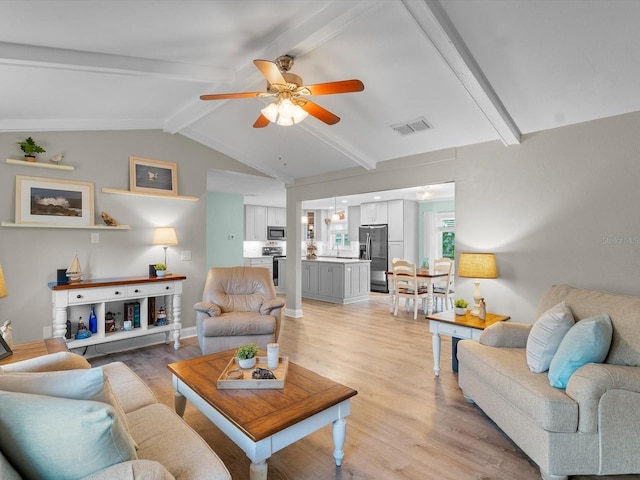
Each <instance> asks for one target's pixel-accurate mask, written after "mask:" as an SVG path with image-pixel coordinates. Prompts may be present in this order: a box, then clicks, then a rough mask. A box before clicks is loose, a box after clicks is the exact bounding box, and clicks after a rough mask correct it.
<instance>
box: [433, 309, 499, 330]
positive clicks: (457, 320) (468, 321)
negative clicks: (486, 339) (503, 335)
mask: <svg viewBox="0 0 640 480" xmlns="http://www.w3.org/2000/svg"><path fill="white" fill-rule="evenodd" d="M426 318H427V320H436V321H438V322H446V323H453V324H455V325H461V326H463V327H471V328H476V329H478V330H484V329H485V328H487V327H488V326H489V325H493V324H494V323H498V322H504V321H506V320H509V319H510V318H511V317H509V316H507V315H498V314H495V313H489V312H487V315H486V318H485V319H484V320H480V318H478V317H476V316H475V315H471V313H470V311H469V310H467V313H466V314H465V315H456V312H455V310H454V309H451V310H445V311H444V312H439V313H432V314H431V315H427V316H426Z"/></svg>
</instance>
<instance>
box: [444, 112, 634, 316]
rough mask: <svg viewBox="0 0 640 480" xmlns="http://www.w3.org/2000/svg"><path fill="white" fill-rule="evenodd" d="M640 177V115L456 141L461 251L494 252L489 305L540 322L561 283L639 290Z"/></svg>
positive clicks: (464, 288)
mask: <svg viewBox="0 0 640 480" xmlns="http://www.w3.org/2000/svg"><path fill="white" fill-rule="evenodd" d="M639 181H640V113H633V114H629V115H623V116H618V117H612V118H609V119H604V120H598V121H593V122H589V123H584V124H580V125H573V126H569V127H563V128H558V129H554V130H548V131H544V132H538V133H535V134H531V135H527V136H525V137H524V139H523V141H522V143H521V144H520V145H517V146H510V147H504V146H503V145H502V144H501V143H498V142H494V143H489V144H483V145H475V146H470V147H464V148H459V149H458V152H457V160H456V197H455V198H456V254H459V253H461V252H464V251H492V252H495V253H496V259H497V265H498V275H499V278H498V279H496V280H483V281H481V293H482V295H483V296H485V297H486V302H487V306H488V310H489V311H492V312H497V313H502V314H508V315H511V317H512V319H514V320H516V321H521V322H533V321H534V320H535V311H536V308H537V304H538V301H539V299H540V296H541V295H542V293H543V292H544V291H545V290H547V289H548V288H549V287H550V286H551V285H554V284H569V285H573V286H576V287H584V288H591V289H601V290H606V291H610V292H614V293H622V294H630V295H640V282H639V281H638V272H639V271H640V213H639V212H638V205H640V189H639ZM456 296H457V297H460V296H463V297H465V298H467V299H468V300H471V299H472V298H473V281H472V280H470V279H457V280H456Z"/></svg>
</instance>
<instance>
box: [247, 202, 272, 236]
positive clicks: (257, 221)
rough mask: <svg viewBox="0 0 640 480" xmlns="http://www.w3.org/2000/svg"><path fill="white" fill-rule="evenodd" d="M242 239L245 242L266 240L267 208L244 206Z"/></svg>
mask: <svg viewBox="0 0 640 480" xmlns="http://www.w3.org/2000/svg"><path fill="white" fill-rule="evenodd" d="M244 239H245V240H247V241H255V240H260V241H265V240H267V207H262V206H260V205H245V206H244Z"/></svg>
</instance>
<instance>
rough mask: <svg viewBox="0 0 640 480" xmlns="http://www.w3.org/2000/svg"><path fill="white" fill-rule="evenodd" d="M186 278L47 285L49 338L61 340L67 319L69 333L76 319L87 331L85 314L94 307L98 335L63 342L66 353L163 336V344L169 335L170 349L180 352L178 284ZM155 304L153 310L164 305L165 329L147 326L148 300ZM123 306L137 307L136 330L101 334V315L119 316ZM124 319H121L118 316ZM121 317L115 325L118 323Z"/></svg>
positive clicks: (127, 278)
mask: <svg viewBox="0 0 640 480" xmlns="http://www.w3.org/2000/svg"><path fill="white" fill-rule="evenodd" d="M186 279H187V277H185V276H182V275H176V274H173V275H170V276H167V277H162V278H160V277H125V278H107V279H96V280H83V281H81V282H74V283H70V284H68V285H58V284H57V283H55V282H53V283H50V284H49V288H50V289H51V299H52V302H53V336H54V337H63V338H64V336H65V334H66V331H67V318H69V319H70V320H71V322H72V326H73V328H72V330H73V332H75V330H76V329H77V323H78V318H79V317H82V321H83V322H84V324H85V325H86V327H87V328H89V312H90V309H91V305H94V307H95V312H96V316H97V317H98V332H97V333H93V334H92V335H91V337H89V338H85V339H80V340H77V339H74V338H71V339H67V346H68V347H69V349H72V348H82V347H87V346H89V345H97V344H101V343H108V342H115V341H118V340H126V339H130V338H135V337H140V336H144V335H153V334H157V333H164V334H165V336H166V340H165V341H166V343H169V339H170V337H171V334H173V341H174V345H173V347H174V348H175V349H176V350H177V349H178V348H180V329H181V328H182V324H181V323H180V312H181V310H182V308H181V297H182V282H183V281H184V280H186ZM151 297H154V298H156V300H157V305H156V310H157V309H158V308H159V307H160V306H161V305H164V307H165V310H166V314H167V321H168V323H167V325H161V326H158V325H153V324H149V322H148V318H149V315H148V313H149V298H151ZM127 302H139V303H140V327H138V328H133V329H131V330H120V329H118V330H116V331H114V332H106V331H105V314H106V313H107V312H111V311H114V313H117V312H120V311H122V310H123V308H124V304H125V303H127ZM122 316H124V315H122ZM122 316H121V317H120V318H119V319H117V323H122V320H123V318H122Z"/></svg>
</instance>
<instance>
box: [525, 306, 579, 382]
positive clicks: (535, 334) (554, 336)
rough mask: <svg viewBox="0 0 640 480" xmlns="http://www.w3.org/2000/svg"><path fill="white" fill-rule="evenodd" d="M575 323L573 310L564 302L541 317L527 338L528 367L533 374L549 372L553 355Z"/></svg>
mask: <svg viewBox="0 0 640 480" xmlns="http://www.w3.org/2000/svg"><path fill="white" fill-rule="evenodd" d="M574 323H575V321H574V320H573V315H572V314H571V310H569V308H568V307H567V306H566V305H565V303H564V302H560V303H559V304H558V305H555V306H554V307H552V308H550V309H549V310H547V311H546V312H544V313H543V314H542V315H540V318H538V319H537V320H536V322H535V323H534V324H533V327H531V331H530V332H529V337H528V338H527V365H529V369H530V370H531V371H532V372H535V373H542V372H546V371H547V370H549V365H550V364H551V359H552V358H553V355H554V354H555V353H556V350H558V346H560V342H561V341H562V339H563V337H564V336H565V334H566V333H567V332H568V331H569V329H570V328H571V327H572V326H573V324H574Z"/></svg>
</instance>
